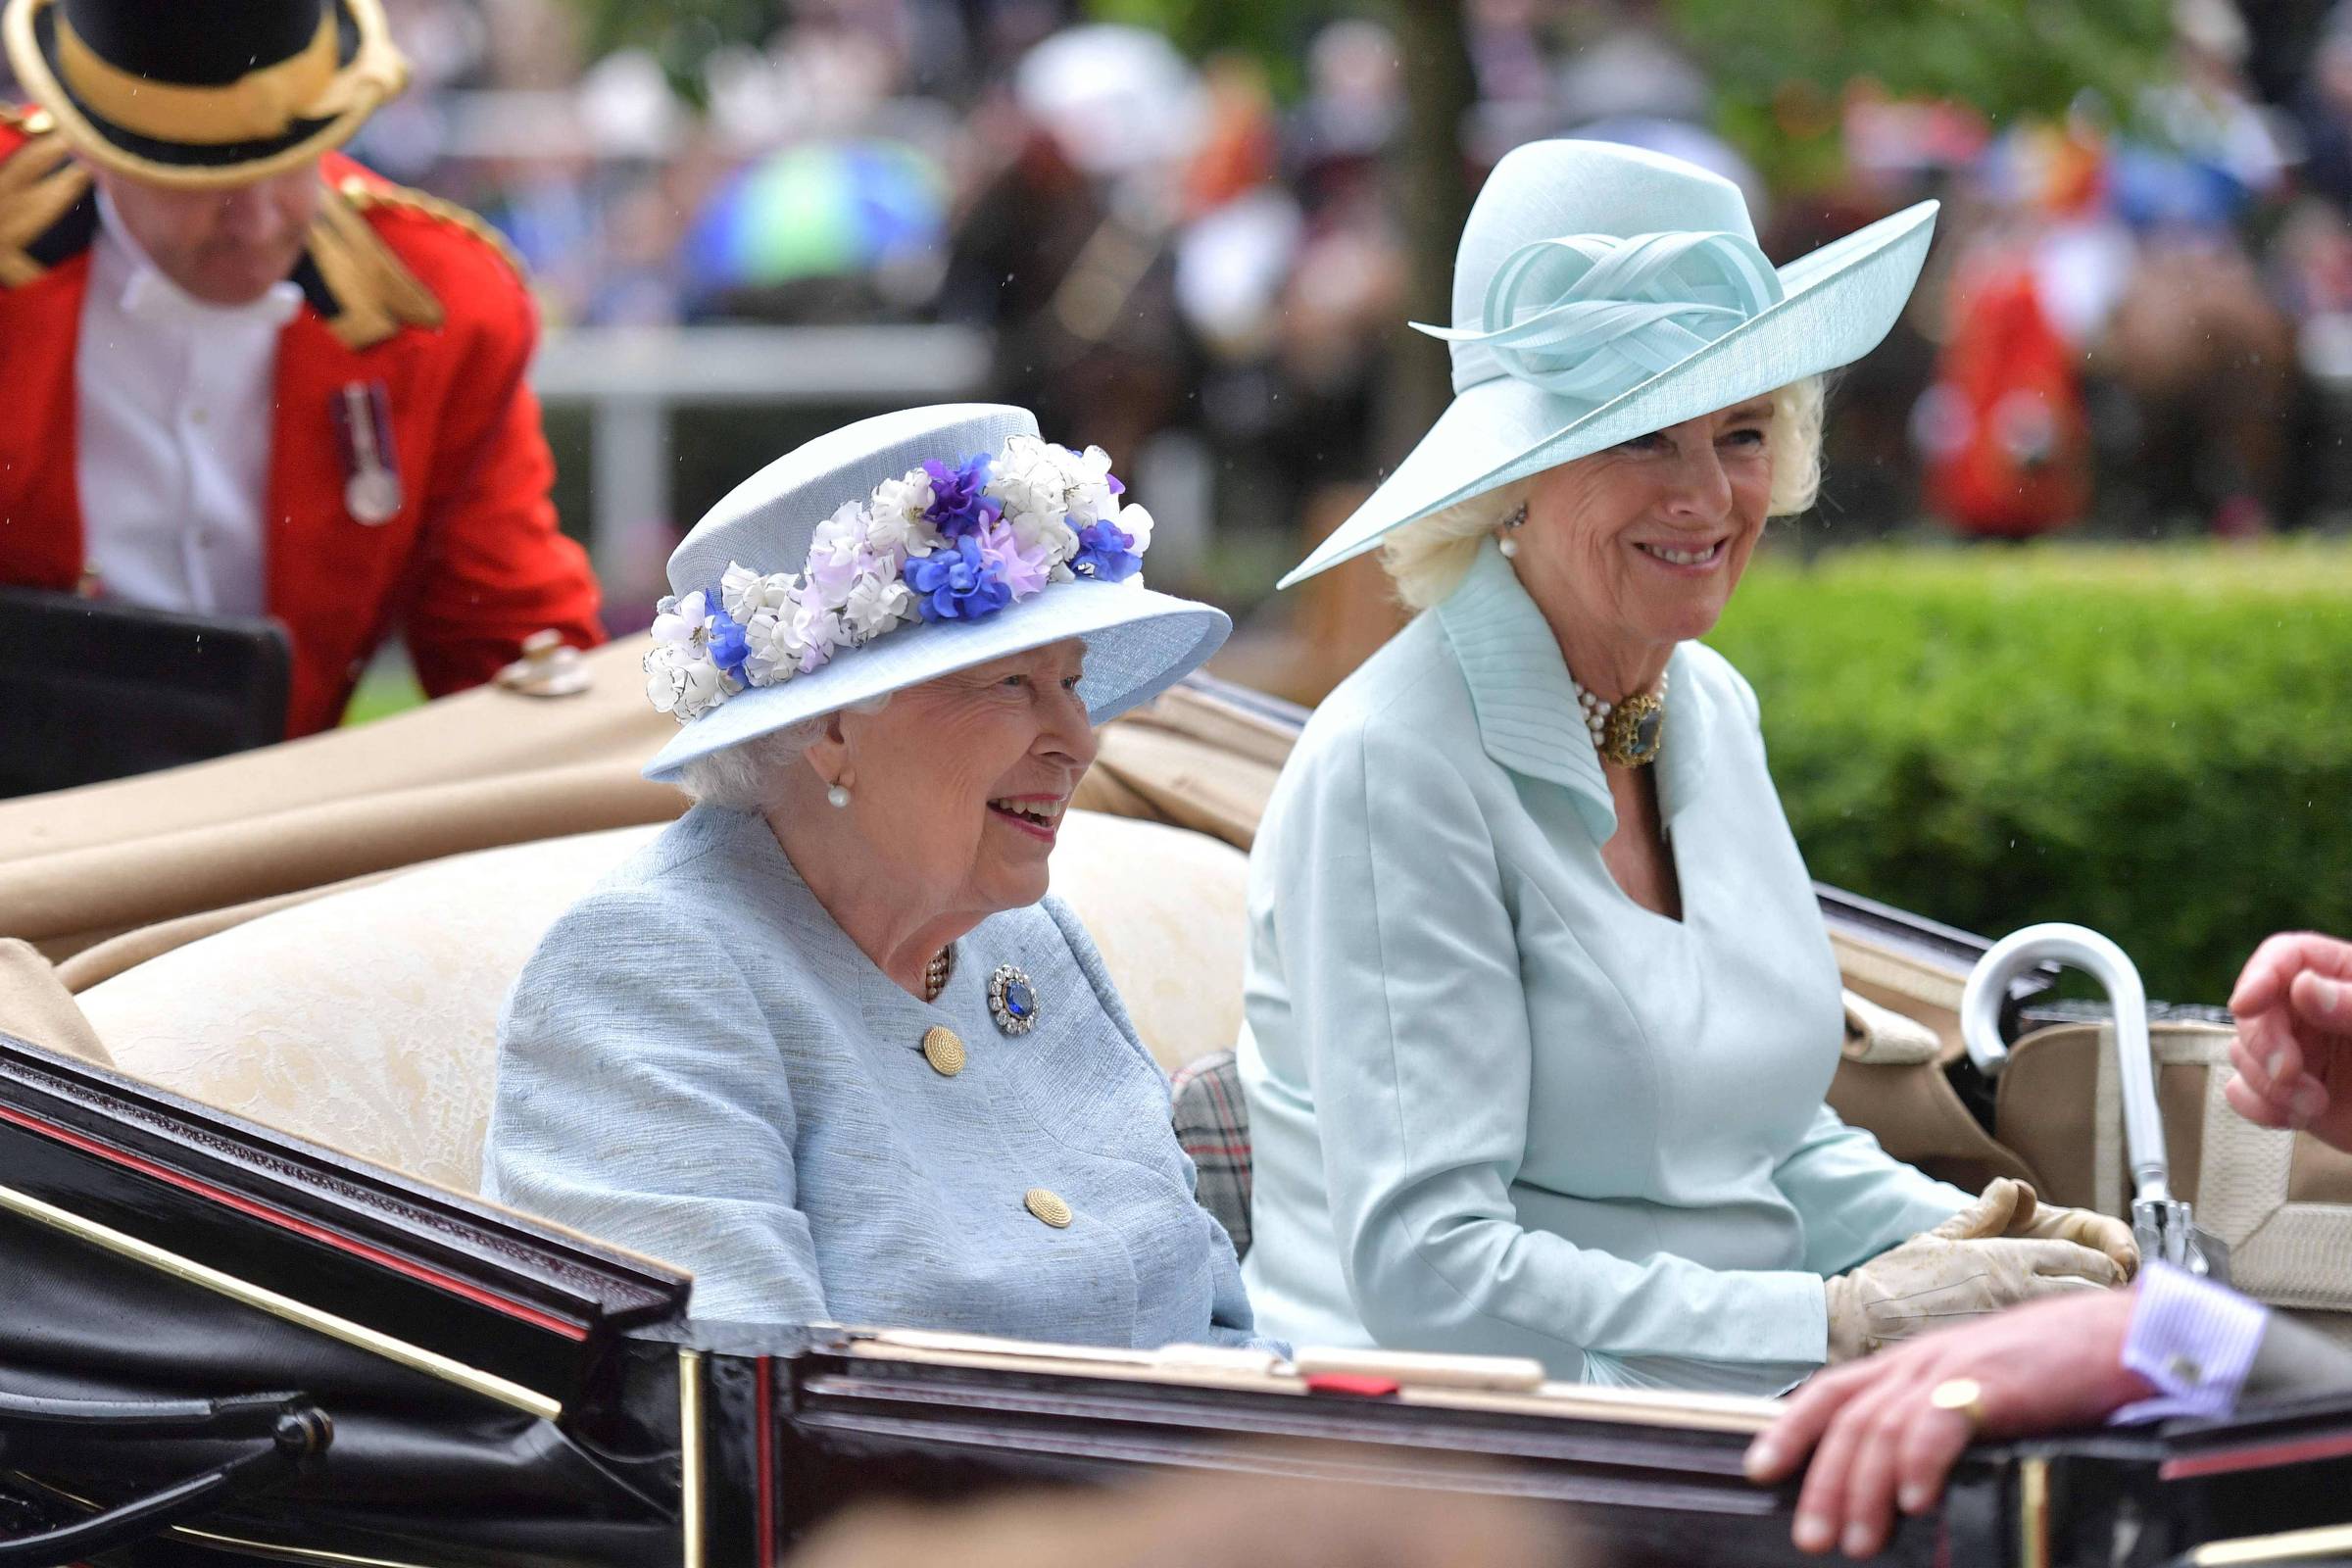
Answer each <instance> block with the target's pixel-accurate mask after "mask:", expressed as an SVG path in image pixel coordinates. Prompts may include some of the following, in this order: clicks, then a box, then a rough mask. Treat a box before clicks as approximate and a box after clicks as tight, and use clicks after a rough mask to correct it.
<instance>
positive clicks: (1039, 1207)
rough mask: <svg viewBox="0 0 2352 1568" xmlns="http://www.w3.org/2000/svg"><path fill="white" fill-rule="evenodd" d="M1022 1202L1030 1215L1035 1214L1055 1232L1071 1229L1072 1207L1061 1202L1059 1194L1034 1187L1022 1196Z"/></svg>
mask: <svg viewBox="0 0 2352 1568" xmlns="http://www.w3.org/2000/svg"><path fill="white" fill-rule="evenodd" d="M1021 1202H1022V1203H1023V1204H1024V1205H1026V1206H1027V1208H1028V1210H1029V1212H1030V1213H1032V1214H1035V1215H1036V1216H1037V1217H1038V1218H1039V1219H1042V1220H1044V1221H1045V1222H1046V1223H1047V1224H1049V1225H1051V1226H1053V1227H1054V1229H1055V1230H1057V1231H1063V1230H1068V1229H1069V1228H1070V1220H1071V1218H1072V1216H1071V1214H1070V1205H1069V1204H1067V1203H1065V1202H1063V1201H1061V1195H1060V1194H1059V1193H1055V1192H1053V1191H1051V1190H1049V1189H1047V1188H1044V1187H1032V1188H1030V1189H1029V1191H1028V1192H1027V1193H1026V1194H1024V1195H1023V1196H1022V1198H1021Z"/></svg>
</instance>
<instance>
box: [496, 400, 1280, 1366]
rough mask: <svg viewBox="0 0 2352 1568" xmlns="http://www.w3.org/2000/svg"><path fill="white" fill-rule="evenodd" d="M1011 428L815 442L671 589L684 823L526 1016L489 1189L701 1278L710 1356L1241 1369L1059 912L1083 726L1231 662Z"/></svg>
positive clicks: (572, 938)
mask: <svg viewBox="0 0 2352 1568" xmlns="http://www.w3.org/2000/svg"><path fill="white" fill-rule="evenodd" d="M1150 542H1151V518H1150V516H1149V515H1147V514H1146V513H1145V512H1144V511H1143V509H1142V508H1141V507H1137V506H1134V505H1132V504H1128V503H1126V502H1125V501H1124V500H1123V499H1122V497H1121V486H1120V484H1119V481H1118V480H1117V479H1116V478H1115V477H1113V476H1112V475H1111V473H1110V471H1109V463H1108V460H1107V459H1106V458H1105V457H1104V456H1103V453H1102V452H1101V451H1099V450H1096V449H1089V450H1088V451H1087V452H1085V453H1082V454H1081V453H1073V452H1071V451H1069V450H1067V449H1065V448H1062V447H1059V446H1055V445H1053V444H1051V443H1048V442H1045V441H1041V440H1040V439H1038V435H1037V426H1036V422H1035V421H1034V420H1033V419H1032V418H1031V417H1030V416H1029V415H1028V414H1027V413H1026V412H1025V411H1022V410H1019V409H1011V408H999V407H987V406H970V407H950V408H938V409H918V410H912V411H908V412H905V413H901V414H895V415H889V416H885V417H880V418H875V419H867V420H864V421H861V422H859V423H857V424H853V425H850V426H848V427H846V428H844V429H841V430H837V431H834V432H833V433H832V434H830V435H827V436H824V437H822V438H820V439H818V440H815V441H812V442H810V443H809V444H808V445H807V446H804V447H802V448H800V449H799V450H798V451H796V452H793V453H791V454H790V455H789V456H787V457H784V458H782V459H780V460H779V461H777V462H776V463H774V464H772V465H770V466H768V467H767V468H765V469H763V470H761V471H760V473H759V474H757V475H755V476H754V477H753V478H751V479H749V480H747V481H746V482H745V483H744V484H743V485H741V486H740V487H738V488H737V489H736V490H735V491H734V493H733V494H731V495H729V496H728V497H727V498H726V499H725V500H723V501H721V502H720V503H719V504H718V505H717V506H716V507H715V508H713V509H712V510H711V514H710V515H708V516H706V517H705V518H704V519H703V520H702V522H701V523H700V524H699V525H698V526H697V527H696V528H695V529H694V531H693V532H692V533H691V534H689V535H688V536H687V538H686V540H685V541H684V542H683V543H682V544H681V545H679V547H678V549H677V552H676V554H674V555H673V556H672V557H671V558H670V563H669V580H670V586H671V587H672V589H673V590H675V596H674V597H673V598H671V599H667V600H664V601H663V602H662V607H661V614H660V618H659V619H657V621H656V622H655V626H654V636H655V639H656V642H655V646H654V649H653V651H652V653H651V654H650V655H649V656H648V657H647V660H646V671H647V676H648V682H649V689H650V694H651V696H652V699H653V702H654V704H655V706H656V707H657V708H660V709H662V710H663V711H668V712H671V713H674V714H675V715H676V717H677V718H678V719H679V721H680V722H681V724H682V725H683V726H684V727H683V728H682V729H681V730H680V731H679V733H678V735H677V737H676V738H675V739H674V740H672V741H671V742H670V743H669V745H668V746H666V747H665V748H664V749H663V750H662V753H661V754H660V755H659V756H658V757H656V758H655V759H654V760H653V762H652V763H651V764H649V766H648V767H647V769H646V772H647V774H648V776H650V777H652V778H655V779H658V780H664V781H674V782H676V783H678V784H679V785H680V786H681V787H682V788H683V789H684V790H685V791H686V792H687V793H688V794H689V795H691V796H692V797H694V800H695V803H696V804H695V806H694V807H693V809H691V810H689V811H688V812H687V813H686V814H685V815H684V816H683V817H681V818H680V819H679V820H678V821H677V822H676V823H675V824H674V825H673V826H671V827H670V828H669V829H667V830H666V831H665V832H663V833H662V836H661V837H660V838H659V839H657V840H656V841H655V842H654V843H653V844H652V845H651V846H649V847H648V848H647V849H646V850H644V851H643V852H642V853H640V854H639V855H638V856H637V857H636V858H634V859H632V860H630V861H629V862H627V863H626V864H624V865H623V866H621V867H620V868H619V869H618V870H617V871H615V872H614V873H613V875H612V876H610V877H609V878H607V879H606V881H605V882H604V883H603V884H602V885H601V886H599V887H598V888H597V889H596V890H595V891H594V892H593V893H591V894H590V895H589V896H588V897H587V898H586V899H584V900H582V901H581V902H580V903H579V904H578V905H576V906H574V907H572V908H571V909H570V910H569V911H568V912H567V913H565V914H564V917H563V918H562V919H561V920H560V921H558V922H557V924H556V925H555V926H554V927H553V928H552V929H551V930H550V931H549V932H548V934H547V936H546V937H545V939H544V940H543V941H542V942H541V944H540V947H539V950H538V952H537V953H536V954H535V955H534V956H533V957H532V958H531V961H530V963H529V964H528V966H527V967H526V968H525V969H524V971H523V973H522V975H521V977H520V979H519V980H518V981H517V982H516V984H515V992H514V995H513V996H512V997H511V998H510V999H509V1002H508V1005H507V1008H506V1012H505V1015H504V1018H503V1020H502V1024H501V1029H500V1047H499V1077H498V1096H497V1102H496V1106H495V1110H494V1113H493V1116H492V1120H491V1126H490V1133H489V1139H488V1143H487V1145H486V1148H485V1151H484V1154H483V1162H484V1171H485V1187H486V1190H487V1191H488V1192H489V1193H490V1194H491V1195H492V1196H494V1197H496V1198H499V1199H501V1200H503V1201H506V1202H509V1203H513V1204H515V1205H516V1206H518V1207H521V1208H524V1209H528V1210H530V1211H531V1212H533V1213H537V1214H541V1215H545V1216H547V1217H549V1218H552V1219H556V1220H560V1221H563V1222H564V1223H566V1224H569V1225H572V1226H575V1227H577V1228H578V1229H580V1230H583V1231H587V1232H590V1233H592V1234H594V1235H596V1236H598V1237H600V1238H603V1239H606V1240H609V1241H613V1242H617V1243H620V1244H622V1245H625V1246H629V1247H633V1248H637V1249H640V1250H645V1251H647V1252H651V1253H654V1254H656V1255H659V1256H661V1257H663V1258H666V1259H669V1260H670V1261H673V1262H676V1263H679V1264H682V1265H684V1266H685V1267H687V1268H689V1269H691V1270H692V1271H693V1272H694V1275H695V1285H694V1299H693V1310H694V1312H695V1313H696V1315H697V1316H700V1317H706V1318H721V1319H736V1320H763V1321H773V1322H787V1323H812V1322H821V1321H834V1322H849V1323H863V1324H875V1325H888V1326H894V1327H919V1328H932V1329H955V1330H964V1331H968V1332H980V1333H991V1334H1003V1335H1012V1336H1018V1337H1023V1338H1032V1339H1040V1340H1059V1341H1078V1342H1086V1343H1097V1344H1107V1345H1119V1346H1156V1345H1162V1344H1168V1343H1176V1342H1193V1343H1202V1342H1206V1343H1218V1342H1228V1343H1229V1342H1234V1341H1238V1340H1242V1339H1246V1338H1247V1336H1248V1334H1249V1330H1250V1307H1249V1302H1248V1299H1246V1298H1245V1297H1244V1295H1243V1293H1242V1288H1241V1282H1240V1273H1239V1266H1238V1264H1237V1263H1236V1261H1235V1258H1234V1252H1233V1246H1232V1243H1231V1242H1229V1241H1228V1240H1227V1239H1226V1237H1225V1234H1224V1232H1223V1231H1222V1230H1221V1229H1220V1228H1219V1227H1218V1226H1217V1224H1216V1222H1215V1221H1214V1220H1213V1219H1211V1218H1210V1217H1209V1216H1208V1214H1207V1213H1206V1212H1205V1211H1204V1210H1203V1209H1201V1207H1200V1206H1199V1204H1198V1203H1196V1202H1195V1201H1194V1198H1193V1171H1192V1167H1191V1165H1190V1163H1189V1162H1188V1161H1187V1160H1186V1158H1185V1156H1184V1154H1183V1152H1181V1151H1180V1150H1179V1149H1178V1147H1177V1145H1176V1142H1175V1138H1174V1135H1173V1133H1172V1132H1171V1130H1170V1127H1169V1123H1168V1099H1167V1090H1166V1087H1165V1085H1164V1084H1163V1082H1162V1080H1161V1078H1160V1075H1159V1070H1158V1068H1157V1067H1156V1066H1155V1065H1154V1064H1153V1062H1152V1057H1151V1055H1150V1054H1149V1053H1148V1052H1147V1051H1146V1049H1145V1047H1144V1045H1143V1043H1142V1041H1141V1040H1140V1039H1139V1038H1138V1037H1137V1035H1136V1032H1135V1029H1134V1026H1133V1025H1132V1024H1131V1023H1130V1022H1129V1021H1128V1017H1127V1013H1126V1010H1125V1009H1124V1008H1123V1007H1122V1006H1121V1005H1120V1004H1119V999H1118V995H1117V993H1116V992H1115V991H1113V990H1112V988H1111V984H1110V981H1109V978H1108V977H1107V976H1106V975H1105V974H1104V972H1103V960H1102V958H1101V956H1099V955H1098V954H1097V953H1096V950H1095V946H1094V944H1093V943H1092V942H1091V941H1089V940H1088V938H1087V934H1086V932H1085V931H1084V930H1082V929H1081V928H1080V926H1079V924H1078V922H1077V921H1076V920H1075V919H1074V918H1073V917H1072V916H1071V914H1070V912H1069V910H1068V909H1066V908H1065V907H1062V906H1060V905H1059V904H1058V903H1056V902H1055V901H1054V900H1052V899H1050V898H1047V897H1046V888H1047V868H1048V863H1049V859H1050V858H1051V856H1052V855H1053V852H1054V838H1055V834H1056V831H1057V828H1058V825H1059V823H1060V820H1061V815H1062V811H1063V809H1064V808H1066V807H1067V806H1068V804H1069V800H1070V796H1071V793H1072V791H1073V790H1074V789H1075V788H1076V786H1077V783H1078V779H1079V776H1080V775H1081V774H1083V773H1084V772H1085V771H1086V768H1087V764H1088V763H1089V762H1090V761H1092V760H1093V759H1094V755H1095V741H1094V726H1096V725H1098V724H1100V723H1102V722H1103V721H1104V720H1105V719H1107V718H1109V717H1110V716H1111V715H1113V714H1115V713H1117V712H1120V711H1123V710H1125V709H1127V708H1129V707H1132V706H1134V705H1135V704H1137V703H1142V702H1146V701H1149V700H1150V699H1151V698H1152V697H1154V696H1156V695H1157V694H1158V693H1160V692H1161V691H1163V690H1165V689H1166V688H1167V687H1168V686H1170V685H1171V684H1173V683H1174V682H1175V681H1177V680H1178V679H1180V678H1181V677H1182V676H1183V675H1184V674H1185V673H1186V672H1187V671H1189V670H1191V669H1192V668H1193V667H1194V666H1195V665H1197V664H1199V663H1200V662H1201V661H1202V660H1204V659H1206V658H1207V657H1208V656H1209V654H1211V653H1212V652H1214V651H1215V649H1216V648H1217V646H1218V644H1219V643H1221V642H1222V641H1224V638H1225V633H1226V631H1227V629H1228V622H1227V621H1226V618H1225V616H1224V615H1223V614H1222V613H1219V612H1217V611H1215V610H1212V609H1209V608H1208V607H1206V606H1203V605H1197V604H1192V603H1190V602H1188V601H1185V600H1181V599H1172V598H1169V597H1167V596H1165V595H1162V594H1157V593H1152V592H1151V591H1149V590H1147V589H1146V588H1145V587H1144V586H1143V583H1142V582H1141V580H1140V578H1139V577H1138V575H1137V572H1138V567H1139V565H1140V563H1141V559H1142V557H1143V554H1144V552H1145V551H1146V549H1147V548H1148V547H1149V545H1150Z"/></svg>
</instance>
